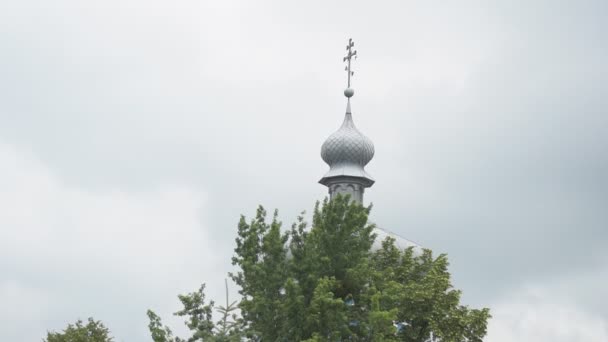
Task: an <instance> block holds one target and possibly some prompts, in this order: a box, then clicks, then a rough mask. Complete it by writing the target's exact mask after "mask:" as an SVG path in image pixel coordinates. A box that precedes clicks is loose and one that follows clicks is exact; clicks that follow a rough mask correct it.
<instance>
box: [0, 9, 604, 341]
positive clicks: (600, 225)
mask: <svg viewBox="0 0 608 342" xmlns="http://www.w3.org/2000/svg"><path fill="white" fill-rule="evenodd" d="M605 12H606V5H605V4H604V3H602V2H599V1H598V2H592V1H588V2H587V1H583V2H577V3H576V4H575V3H566V2H542V1H539V2H534V3H529V2H517V1H516V2H484V3H474V2H469V3H459V4H457V5H456V4H445V3H439V2H425V3H424V4H422V3H402V2H398V1H382V2H379V3H375V4H374V5H373V6H372V5H370V4H367V3H365V2H339V3H331V4H328V3H326V2H320V1H312V2H307V3H306V4H301V3H298V4H297V5H295V4H294V3H289V2H271V1H267V2H255V3H253V2H251V3H250V2H217V3H213V2H197V1H183V2H179V3H178V4H169V3H167V2H163V1H146V2H143V1H136V0H133V1H126V2H125V1H120V2H118V1H106V2H104V3H103V4H86V5H85V4H82V3H80V2H77V1H67V0H66V1H62V2H53V3H52V4H50V3H48V2H43V1H34V0H32V1H20V2H13V3H6V4H2V5H0V13H1V14H0V39H1V41H2V42H3V44H2V47H0V61H1V63H0V75H1V77H0V143H1V144H2V146H3V151H9V152H6V153H5V154H4V159H3V160H2V161H1V162H2V163H3V164H5V165H17V167H18V168H17V169H15V171H14V172H13V173H10V174H9V173H6V172H5V173H0V174H1V175H3V177H4V179H3V180H2V181H3V183H0V184H3V185H4V186H5V188H4V189H2V191H0V203H5V204H6V205H7V206H5V207H4V208H5V209H4V210H3V211H4V212H5V215H2V216H1V217H2V220H1V221H0V227H2V232H3V234H4V235H3V236H4V240H5V241H12V242H11V243H10V246H11V248H3V253H4V254H3V262H2V263H1V264H0V265H1V268H0V271H2V272H1V273H2V276H1V277H0V294H2V296H4V297H3V298H13V299H15V298H19V300H18V301H11V302H9V303H12V304H10V305H9V306H8V307H7V309H6V310H8V311H5V312H1V313H0V317H8V318H7V319H12V320H13V321H14V322H23V321H30V322H36V323H35V324H36V325H37V326H38V328H37V329H38V330H37V331H34V329H32V330H30V331H32V333H36V334H38V335H36V336H39V335H40V334H42V333H43V332H44V330H45V329H47V328H59V327H61V326H62V325H63V324H64V323H67V322H68V321H71V320H74V319H75V318H76V317H75V316H76V315H83V316H87V315H95V316H99V318H102V319H105V318H106V317H108V320H112V321H111V322H109V323H111V324H110V325H111V328H113V329H112V330H113V331H115V332H116V334H117V336H119V337H120V339H125V340H129V341H139V340H145V338H144V336H146V333H145V324H144V323H143V322H144V320H145V317H144V312H143V311H142V310H145V308H147V307H159V310H160V311H161V312H162V313H163V314H165V315H167V314H168V313H170V312H171V310H172V309H171V305H176V303H175V302H176V300H175V295H176V294H177V293H179V292H183V291H188V290H193V289H194V288H196V283H197V282H202V281H206V282H208V283H209V285H210V291H211V293H212V294H214V295H215V296H217V295H218V294H219V295H221V277H223V275H224V274H225V272H226V271H227V270H228V269H229V267H230V266H229V257H230V254H231V250H232V243H233V239H234V233H235V224H236V221H237V219H238V215H239V214H241V213H245V214H251V213H253V211H254V209H255V206H256V205H257V204H258V203H262V204H264V205H266V206H267V207H269V208H274V207H277V208H279V209H281V216H282V217H283V219H284V220H285V222H286V223H289V222H290V221H291V220H292V218H294V217H295V216H296V215H297V213H299V212H300V211H301V210H303V209H311V208H312V204H313V203H314V201H315V200H316V199H320V198H322V197H323V196H324V194H325V189H324V188H323V187H322V186H320V185H318V184H316V182H317V180H318V179H319V178H320V177H321V175H322V174H323V173H324V171H325V168H326V166H325V165H323V163H322V161H321V159H320V157H319V148H320V145H321V143H322V142H323V140H324V139H325V138H326V137H327V136H328V135H329V134H330V133H331V132H333V131H334V130H335V129H336V128H337V127H338V126H339V124H340V122H341V119H342V115H343V111H344V106H345V103H344V99H343V98H342V96H341V91H342V87H344V84H343V83H344V75H343V71H342V69H341V65H340V58H341V56H342V55H341V54H342V53H343V46H342V45H343V44H344V42H345V39H347V38H348V37H350V36H352V37H353V38H355V41H356V42H357V48H358V49H359V55H360V58H359V60H357V62H356V64H355V72H356V74H355V78H354V87H355V88H356V95H355V97H354V99H353V111H354V119H355V122H356V124H357V126H358V127H359V128H360V129H361V130H362V131H363V132H364V133H365V134H366V135H368V136H369V137H371V138H372V140H373V141H374V142H375V144H376V151H377V155H376V157H375V159H374V160H373V161H372V162H371V164H370V165H369V167H368V170H369V172H370V173H371V174H372V175H373V176H374V177H375V178H376V179H377V183H376V184H375V185H374V187H373V188H371V189H370V190H369V191H368V192H367V194H366V196H367V200H368V201H371V202H373V203H374V205H375V207H374V212H373V220H374V221H375V222H376V223H377V224H379V225H381V226H382V227H385V228H388V229H390V230H392V231H395V232H397V233H399V234H401V235H404V236H406V237H407V238H410V239H412V240H414V241H417V242H419V243H422V244H423V245H425V246H428V247H430V248H433V249H434V250H436V251H437V252H446V253H448V254H449V255H450V259H451V261H452V271H453V274H454V280H455V283H456V285H457V286H458V287H460V288H462V289H463V290H464V293H465V300H466V301H467V302H468V303H471V304H474V305H495V306H496V307H497V308H498V310H502V309H501V308H504V307H505V306H504V305H503V304H501V303H502V302H501V300H503V299H504V298H523V299H521V300H519V299H518V300H519V301H520V302H522V303H525V302H526V301H527V299H526V298H528V297H526V294H525V293H526V290H523V289H526V286H528V285H529V284H534V286H536V287H539V288H542V289H546V291H547V293H549V292H550V291H554V290H553V288H552V289H550V290H549V289H548V287H547V285H546V284H554V283H555V284H564V285H563V286H568V287H569V288H580V289H588V287H587V285H585V284H587V283H588V279H589V276H587V274H594V272H595V273H601V272H602V270H603V268H602V267H603V266H602V265H603V264H604V263H605V257H606V255H605V252H604V251H603V246H604V245H605V243H606V241H608V236H607V231H606V229H605V228H606V223H607V222H608V217H607V214H606V210H605V209H604V206H605V205H604V203H606V202H607V201H608V198H607V197H606V196H607V194H608V178H607V177H606V174H607V171H608V158H607V157H606V153H605V151H606V150H607V149H608V138H606V134H605V132H606V129H607V128H608V116H607V115H606V112H607V108H608V103H607V100H606V98H605V96H604V93H605V89H606V86H605V84H606V82H607V81H608V69H607V67H606V66H605V63H604V61H605V60H606V57H607V47H606V44H605V43H604V41H605V32H606V23H605V22H604V20H603V17H602V15H603V13H605ZM7 156H13V157H7ZM15 156H16V157H15ZM15 158H16V159H15ZM14 160H20V162H18V163H17V162H15V161H14ZM11 177H12V178H11ZM40 177H42V178H44V179H46V180H44V181H36V180H37V179H38V180H39V178H40ZM17 179H20V180H21V181H20V182H18V183H15V182H16V180H17ZM14 184H18V185H19V186H26V185H27V186H28V189H31V191H30V192H23V191H20V189H19V188H16V187H14ZM49 184H52V186H53V187H54V190H52V191H51V192H47V196H50V197H42V198H46V200H42V201H35V200H34V199H35V198H39V197H40V196H41V195H42V194H44V193H45V192H44V191H46V190H44V189H41V187H42V188H44V186H48V185H49ZM9 186H11V187H10V191H9V190H7V189H9ZM167 189H168V190H167ZM174 191H177V195H176V192H174ZM20 193H25V194H28V196H29V197H27V196H26V197H25V199H24V200H23V201H22V202H18V203H22V207H20V208H21V210H22V211H23V212H24V214H23V215H21V216H17V219H16V218H14V217H13V216H11V215H12V214H11V213H12V212H14V210H16V209H11V210H8V209H7V208H13V207H12V206H8V204H11V203H13V202H15V201H14V197H15V196H17V195H18V194H20ZM66 194H67V195H66ZM171 194H174V195H171ZM24 196H25V195H24ZM66 196H67V197H66ZM172 196H175V197H172ZM197 196H202V197H203V198H204V201H203V203H204V204H202V205H201V206H198V207H197V206H196V203H197V202H196V201H197V200H196V198H197ZM68 197H69V198H68ZM55 198H64V199H63V200H59V201H58V203H61V205H59V207H57V204H56V203H55V202H56V201H54V200H53V199H55ZM120 198H122V200H121V199H120ZM16 203H17V202H16ZM177 204H180V205H179V206H177ZM134 208H135V209H134ZM136 208H139V211H138V210H137V209H136ZM72 209H73V210H72ZM125 211H128V213H126V212H125ZM43 212H46V213H48V214H42V213H43ZM155 213H159V215H161V214H162V213H164V214H162V215H163V218H162V220H165V221H162V220H161V221H160V222H163V224H156V223H155V222H156V221H157V220H160V218H159V217H157V216H155ZM147 215H151V216H150V218H149V220H150V221H149V222H150V225H151V231H150V235H149V236H150V239H153V237H154V236H156V237H157V238H158V239H159V240H165V239H169V241H168V243H167V246H166V249H163V248H162V246H161V245H155V246H157V247H158V248H157V249H161V250H163V252H158V251H157V249H153V250H151V249H147V248H146V246H147V245H149V244H150V243H151V242H150V240H140V239H138V238H137V236H138V235H139V234H143V235H145V232H146V229H145V228H143V227H142V226H141V225H137V224H133V223H129V221H128V219H129V218H137V219H141V220H144V221H143V222H148V221H147V218H146V217H147ZM9 216H10V217H13V219H11V220H8V219H7V217H9ZM104 217H105V219H107V220H109V221H108V222H109V223H108V224H109V225H111V226H112V227H114V228H113V229H111V230H108V231H106V232H105V233H104V231H105V229H104V228H103V227H104V226H103V225H100V224H99V223H98V222H100V220H103V219H104ZM184 219H187V220H190V221H188V222H183V221H182V220H184ZM66 220H67V221H66ZM64 221H65V222H64ZM66 222H67V223H66ZM101 222H104V221H101ZM167 226H171V227H167ZM5 227H6V228H5ZM65 227H68V228H65ZM70 227H71V228H70ZM165 227H166V228H165ZM194 227H199V228H198V229H200V231H198V230H196V228H194ZM70 229H71V230H70ZM165 229H167V230H165ZM180 229H182V230H180ZM183 229H185V230H187V231H186V232H184V231H183ZM176 230H177V232H176V233H175V235H176V236H174V235H172V233H171V232H173V231H176ZM70 231H74V232H75V235H73V236H74V240H69V239H68V238H67V236H71V235H70V234H69V232H70ZM83 231H85V232H91V235H90V236H89V235H88V234H85V235H82V232H83ZM123 231H124V232H125V233H124V234H127V235H126V236H125V235H124V234H123ZM37 232H38V233H39V234H37ZM45 232H46V234H50V236H52V235H53V234H55V233H56V232H57V234H59V235H58V236H59V237H65V239H64V238H61V239H59V238H56V239H59V240H57V241H55V243H56V246H55V248H50V247H45V248H41V247H39V245H44V244H45V243H48V242H49V241H54V240H52V239H51V237H48V236H47V237H45V235H44V234H45ZM79 232H80V233H79ZM178 232H181V233H178ZM104 234H105V235H104ZM167 234H168V235H167ZM32 235H34V236H35V235H39V238H37V239H34V240H33V241H28V240H27V237H29V236H32ZM92 237H98V238H95V239H92ZM101 237H103V238H101ZM173 238H174V239H175V240H173ZM66 239H67V240H66ZM66 241H72V243H71V244H69V243H67V242H66ZM91 241H95V244H94V245H95V247H94V248H93V250H92V251H89V250H87V249H86V248H84V247H83V249H77V248H76V247H74V246H72V245H73V244H74V243H75V244H76V246H79V245H80V244H82V245H83V246H86V243H91ZM111 241H121V242H116V244H117V245H116V246H119V247H120V248H119V249H114V248H113V247H115V246H114V243H113V242H112V243H111ZM146 241H147V242H146ZM154 241H157V240H154ZM189 241H190V242H191V241H196V242H198V243H204V244H209V245H210V246H215V248H214V250H213V255H215V259H213V262H211V261H210V260H208V258H207V257H206V256H205V255H206V254H205V253H206V251H205V250H201V248H200V247H199V246H198V245H196V244H195V245H196V246H195V245H189V243H190V242H189ZM33 243H37V244H39V245H37V246H34V245H33ZM154 243H157V242H154ZM184 243H185V244H186V245H187V246H190V247H187V246H186V247H184V245H183V244H184ZM6 246H9V245H8V244H7V245H4V247H6ZM105 248H108V249H111V250H112V252H111V253H109V254H108V255H107V258H106V257H104V258H98V256H99V255H101V254H103V253H102V252H101V251H102V250H104V249H105ZM61 250H66V251H67V252H66V253H67V254H62V253H61V252H59V251H61ZM177 251H183V253H185V254H183V255H182V254H179V253H177ZM201 253H202V254H201ZM72 255H79V256H81V257H82V260H80V259H79V260H76V261H74V260H71V258H70V256H72ZM176 255H178V256H179V255H182V256H180V257H178V256H176ZM188 255H189V256H190V257H188ZM181 257H184V258H186V259H188V263H187V267H186V266H184V267H183V268H177V269H175V270H173V271H171V272H169V271H167V270H164V271H162V272H160V271H159V272H160V273H158V274H156V275H150V274H153V273H154V271H153V269H154V267H153V265H156V263H157V262H159V263H162V262H163V260H166V261H167V262H174V263H176V264H179V263H180V262H181V260H182V259H180V258H181ZM49 258H51V259H49ZM53 258H55V259H53ZM89 258H93V261H94V264H95V265H96V267H97V268H98V269H102V270H103V272H101V273H100V275H108V276H109V277H110V279H112V281H113V282H114V283H115V284H117V285H116V287H109V286H106V285H104V284H101V283H100V284H97V283H96V281H95V279H96V278H94V277H92V276H84V275H81V273H80V272H79V271H77V270H78V269H79V268H81V267H82V265H83V263H85V264H86V263H87V262H88V261H87V260H89ZM96 258H97V259H96ZM148 258H151V259H149V261H142V260H148ZM190 258H192V260H191V259H190ZM150 260H153V261H154V262H152V261H150ZM193 260H194V261H193ZM142 263H143V266H144V267H143V268H142ZM50 265H53V267H59V268H58V269H56V270H49V266H50ZM118 266H120V267H118ZM187 269H196V270H197V271H194V272H193V273H192V274H188V272H187V271H186V270H187ZM135 270H141V271H139V272H141V273H136V271H135ZM138 274H143V275H148V276H150V277H152V278H151V279H148V280H149V281H147V282H146V283H145V284H143V283H141V282H138V281H135V278H136V277H138ZM154 277H159V278H154ZM182 277H183V278H182ZM161 278H162V279H169V278H171V279H175V280H174V282H170V281H167V282H166V283H165V281H166V280H159V279H161ZM43 279H44V281H43ZM146 279H147V278H146ZM85 280H86V281H85ZM214 282H215V283H217V284H215V285H214V284H213V283H214ZM74 284H82V286H80V288H85V287H86V288H90V289H91V291H95V292H96V293H99V296H92V295H90V292H89V291H84V290H81V291H76V294H75V295H74V296H70V294H71V293H73V292H74V291H75V288H74V287H75V286H76V287H78V286H77V285H74ZM566 284H567V285H566ZM142 287H146V288H148V290H147V292H146V295H145V296H141V297H138V296H136V295H132V296H127V295H125V294H133V293H136V292H134V291H136V290H135V289H137V291H139V290H140V289H141V288H142ZM542 291H545V290H542ZM555 291H556V293H557V292H559V291H558V290H555ZM560 291H561V290H560ZM596 291H599V290H597V289H594V288H591V289H589V290H588V291H587V292H591V293H595V292H596ZM573 292H576V291H573ZM579 292H582V291H579ZM559 293H563V291H562V292H559ZM573 296H576V297H577V298H579V297H580V298H579V299H580V301H579V302H577V303H575V304H576V305H574V304H572V305H571V303H567V304H564V305H565V307H567V308H571V309H572V310H575V311H576V312H581V315H582V316H584V317H586V316H585V315H594V316H593V317H599V318H597V319H598V320H599V321H600V322H606V317H607V316H608V313H606V312H605V311H602V310H596V309H595V308H594V306H593V301H590V300H588V299H585V298H584V297H585V295H584V294H575V295H574V294H573ZM134 297H138V298H134ZM21 298H28V299H29V300H31V301H33V302H36V303H41V304H40V307H41V308H42V309H41V310H40V312H38V313H36V314H34V313H31V312H30V313H28V312H22V311H19V310H20V309H19V308H18V307H19V304H18V303H20V302H21ZM543 298H544V299H543V300H545V301H546V302H547V305H548V306H551V305H552V304H556V305H558V304H559V305H561V304H560V303H558V301H557V300H556V302H555V303H550V301H551V299H550V297H549V299H547V298H546V296H543ZM505 300H507V299H505ZM124 303H129V304H128V305H127V306H128V307H129V308H130V309H129V310H123V307H124ZM171 303H173V304H171ZM174 308H175V306H173V309H174ZM505 310H507V309H505ZM508 310H516V311H517V310H528V309H526V308H525V307H524V306H523V305H522V306H510V307H509V308H508ZM7 312H8V313H11V312H12V313H14V314H7ZM509 312H512V311H509ZM11 317H12V318H11ZM133 317H137V318H133ZM503 317H504V316H503ZM595 319H596V318H594V319H593V320H591V321H593V322H595ZM123 322H124V323H123ZM500 322H503V323H504V322H507V321H504V320H503V321H499V322H498V323H497V324H501V323H500ZM504 324H507V323H504ZM603 324H605V323H603ZM12 326H18V325H17V324H16V323H15V324H13V325H12ZM503 326H506V325H503ZM604 329H605V328H604ZM20 331H22V330H20V329H17V330H3V331H0V339H6V338H7V336H8V337H10V340H20V339H21V340H30V339H32V338H37V337H36V336H34V335H32V336H27V337H26V336H21V335H18V334H19V332H20ZM522 334H523V333H522ZM541 335H542V334H541ZM541 335H538V336H539V337H538V338H539V339H540V338H542V336H541ZM514 336H515V335H514ZM521 336H524V335H521ZM546 336H549V337H547V339H549V338H552V336H553V335H546Z"/></svg>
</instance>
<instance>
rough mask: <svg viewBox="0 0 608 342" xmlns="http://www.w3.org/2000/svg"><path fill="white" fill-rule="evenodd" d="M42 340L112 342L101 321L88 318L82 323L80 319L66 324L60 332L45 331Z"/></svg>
mask: <svg viewBox="0 0 608 342" xmlns="http://www.w3.org/2000/svg"><path fill="white" fill-rule="evenodd" d="M43 341H44V342H112V341H114V339H113V338H112V337H111V336H110V331H109V330H108V328H106V327H105V326H104V325H103V323H101V321H95V320H94V319H93V318H89V319H88V321H87V323H86V324H84V322H82V320H78V321H76V323H74V324H68V327H67V328H65V330H63V331H62V332H47V335H46V339H43Z"/></svg>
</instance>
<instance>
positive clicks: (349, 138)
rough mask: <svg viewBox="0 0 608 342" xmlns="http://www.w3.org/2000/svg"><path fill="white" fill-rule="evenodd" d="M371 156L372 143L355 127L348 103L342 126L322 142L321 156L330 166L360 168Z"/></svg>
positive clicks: (372, 153) (372, 152)
mask: <svg viewBox="0 0 608 342" xmlns="http://www.w3.org/2000/svg"><path fill="white" fill-rule="evenodd" d="M373 157H374V144H373V143H372V141H371V140H370V139H369V138H368V137H366V136H365V135H363V134H362V133H361V132H359V130H358V129H357V127H355V123H354V122H353V118H352V114H351V111H350V103H349V105H348V107H347V110H346V115H345V117H344V122H343V123H342V126H341V127H340V128H339V129H338V130H337V131H336V132H334V133H333V134H332V135H330V136H329V138H327V140H325V142H324V143H323V146H322V147H321V158H323V160H324V161H325V162H326V163H327V164H328V165H329V166H330V168H333V167H334V166H336V167H344V166H346V165H350V166H358V167H360V168H361V169H362V168H363V167H364V166H365V165H367V163H369V162H370V160H372V158H373Z"/></svg>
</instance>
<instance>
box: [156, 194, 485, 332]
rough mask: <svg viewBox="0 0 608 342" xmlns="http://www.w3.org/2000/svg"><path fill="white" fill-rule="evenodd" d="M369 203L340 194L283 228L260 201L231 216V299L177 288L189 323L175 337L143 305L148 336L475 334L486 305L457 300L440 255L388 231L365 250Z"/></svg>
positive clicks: (370, 229) (370, 241) (368, 238)
mask: <svg viewBox="0 0 608 342" xmlns="http://www.w3.org/2000/svg"><path fill="white" fill-rule="evenodd" d="M370 210H371V207H363V206H361V205H359V204H357V203H353V202H351V201H350V200H349V198H348V197H341V196H337V198H335V199H333V200H331V201H329V200H325V201H324V202H323V203H322V204H321V205H320V204H319V203H317V205H316V206H315V209H314V214H313V220H312V227H310V228H309V227H308V224H307V223H306V222H305V220H304V217H303V214H302V215H300V216H299V217H298V219H297V221H296V223H294V224H293V225H292V226H291V229H289V230H287V231H283V230H282V229H281V227H282V224H281V222H280V221H279V220H278V213H277V212H276V211H275V212H274V214H273V216H272V218H271V219H270V220H268V219H267V216H268V215H267V212H266V210H264V208H263V207H261V206H260V207H259V208H258V209H257V212H256V215H255V217H254V218H253V219H252V220H250V221H247V220H246V219H245V217H244V216H241V218H240V220H239V223H238V235H237V238H236V247H235V254H234V257H233V258H232V262H233V264H234V265H236V266H238V268H239V271H238V272H236V273H234V274H230V277H231V278H232V280H233V281H234V282H235V283H236V284H237V285H238V287H239V289H240V290H239V293H240V295H241V300H240V302H239V303H238V309H240V317H241V318H239V317H237V316H236V315H235V313H234V311H235V310H237V303H236V302H234V303H231V304H229V303H228V300H227V301H226V306H225V307H220V308H219V309H216V310H217V311H218V312H219V313H220V315H221V316H222V318H221V319H220V320H219V321H218V322H216V323H214V322H213V319H212V313H213V311H214V303H213V302H210V303H209V304H205V295H204V292H203V290H204V285H203V286H202V287H201V288H200V289H199V290H198V291H197V292H194V293H190V294H188V295H181V296H179V299H180V301H181V302H182V305H183V309H182V310H180V311H178V312H177V313H175V314H176V315H178V316H183V317H185V318H186V325H187V326H188V328H189V329H190V331H191V332H192V336H191V337H190V338H188V339H180V338H178V337H174V336H173V334H172V332H171V330H170V329H169V328H168V327H166V326H163V325H162V323H161V320H160V318H159V317H158V316H157V315H156V314H155V313H154V312H152V311H148V317H149V319H150V324H149V328H150V332H151V334H152V338H153V340H154V341H155V342H185V341H188V342H194V341H212V342H216V341H231V342H232V341H242V340H250V341H264V342H266V341H273V342H274V341H280V342H291V341H305V342H326V341H331V342H335V341H377V342H389V341H406V342H423V341H429V340H430V339H431V338H435V340H436V341H445V342H480V341H482V338H483V337H484V336H485V334H486V326H487V320H488V319H489V317H490V315H489V310H488V309H481V310H477V309H470V308H468V307H467V306H463V305H461V304H460V295H461V292H460V291H458V290H456V289H454V288H453V287H452V284H451V282H450V274H449V272H448V260H447V257H446V255H444V254H441V255H439V256H437V257H434V256H433V254H432V252H431V251H430V250H422V251H420V250H419V251H415V250H414V249H412V248H409V249H406V250H400V249H399V248H397V247H396V246H395V243H394V242H395V241H394V239H392V238H387V239H386V240H385V241H383V242H382V248H381V249H379V250H377V251H372V250H371V247H372V245H373V242H374V239H375V236H374V234H373V231H374V228H375V227H374V225H373V224H370V223H369V222H368V216H369V213H370Z"/></svg>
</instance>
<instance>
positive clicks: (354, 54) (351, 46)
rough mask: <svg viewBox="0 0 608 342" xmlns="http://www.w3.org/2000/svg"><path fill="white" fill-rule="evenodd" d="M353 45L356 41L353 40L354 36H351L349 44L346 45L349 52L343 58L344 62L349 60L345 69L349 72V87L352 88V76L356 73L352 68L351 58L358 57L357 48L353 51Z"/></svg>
mask: <svg viewBox="0 0 608 342" xmlns="http://www.w3.org/2000/svg"><path fill="white" fill-rule="evenodd" d="M353 46H355V43H354V42H353V39H352V38H349V39H348V45H346V50H347V51H348V54H347V55H346V57H344V59H343V60H342V61H343V62H346V61H348V65H347V66H346V67H344V70H346V72H347V73H348V87H349V88H350V77H351V76H352V75H354V74H355V72H354V71H351V70H350V60H351V59H352V58H353V57H355V59H357V50H355V51H353V50H352V48H353Z"/></svg>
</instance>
